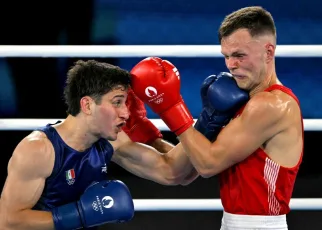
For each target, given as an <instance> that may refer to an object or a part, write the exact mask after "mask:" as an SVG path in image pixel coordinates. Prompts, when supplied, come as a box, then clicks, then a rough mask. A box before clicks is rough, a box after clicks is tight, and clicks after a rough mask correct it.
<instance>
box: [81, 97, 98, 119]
mask: <svg viewBox="0 0 322 230" xmlns="http://www.w3.org/2000/svg"><path fill="white" fill-rule="evenodd" d="M93 104H95V103H94V100H93V99H92V98H91V97H89V96H85V97H82V98H81V99H80V108H81V111H83V113H85V114H87V115H90V114H92V109H93V108H92V107H93Z"/></svg>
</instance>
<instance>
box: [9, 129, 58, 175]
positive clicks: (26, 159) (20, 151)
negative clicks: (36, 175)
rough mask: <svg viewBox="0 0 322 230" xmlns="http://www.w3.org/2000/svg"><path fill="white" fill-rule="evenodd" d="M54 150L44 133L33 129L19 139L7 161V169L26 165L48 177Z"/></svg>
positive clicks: (53, 158)
mask: <svg viewBox="0 0 322 230" xmlns="http://www.w3.org/2000/svg"><path fill="white" fill-rule="evenodd" d="M54 161H55V152H54V148H53V145H52V144H51V142H50V141H49V139H48V138H47V136H46V134H45V133H43V132H41V131H34V132H32V133H30V134H29V135H28V136H26V137H25V138H24V139H22V140H21V141H20V143H19V144H18V145H17V147H16V148H15V150H14V152H13V154H12V157H11V159H10V161H9V165H8V170H10V169H13V170H19V169H18V168H22V167H27V168H29V169H33V171H34V172H42V173H41V174H43V176H45V177H48V176H49V175H50V174H51V172H52V169H53V166H54Z"/></svg>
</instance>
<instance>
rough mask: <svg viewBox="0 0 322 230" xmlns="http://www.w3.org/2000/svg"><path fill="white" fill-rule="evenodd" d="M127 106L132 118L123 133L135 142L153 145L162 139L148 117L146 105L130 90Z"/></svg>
mask: <svg viewBox="0 0 322 230" xmlns="http://www.w3.org/2000/svg"><path fill="white" fill-rule="evenodd" d="M126 105H127V108H128V110H129V111H130V117H129V119H128V120H127V121H126V125H125V126H123V131H124V132H125V133H126V134H127V135H128V136H129V137H130V138H131V140H132V141H133V142H140V143H144V144H151V143H152V142H153V141H155V139H157V138H162V137H163V136H162V134H161V132H160V130H159V129H157V128H156V127H155V126H154V124H153V123H152V122H151V121H150V120H149V119H148V118H147V117H146V110H145V107H144V103H143V102H142V101H141V100H140V99H139V98H138V97H137V96H136V95H135V94H134V92H133V90H132V89H131V88H129V90H128V96H127V100H126Z"/></svg>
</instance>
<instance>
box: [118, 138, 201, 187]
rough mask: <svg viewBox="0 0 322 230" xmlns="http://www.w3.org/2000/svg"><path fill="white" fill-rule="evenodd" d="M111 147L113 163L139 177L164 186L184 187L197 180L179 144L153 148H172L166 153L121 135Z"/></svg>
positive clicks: (162, 144)
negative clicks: (114, 150) (181, 185)
mask: <svg viewBox="0 0 322 230" xmlns="http://www.w3.org/2000/svg"><path fill="white" fill-rule="evenodd" d="M154 144H156V143H154ZM112 145H113V146H114V147H115V148H116V152H115V154H114V155H113V158H112V160H113V161H114V162H116V163H117V164H118V165H120V166H121V167H123V168H125V169H126V170H128V171H130V172H132V173H133V174H135V175H137V176H139V177H142V178H145V179H148V180H152V181H155V182H157V183H160V184H164V185H177V184H183V185H186V184H189V183H190V182H192V181H193V180H194V179H195V178H196V177H197V174H196V172H195V171H194V168H193V166H192V165H191V163H190V160H189V158H188V157H187V156H186V154H185V153H184V150H183V148H182V146H181V144H178V145H177V146H176V147H174V148H172V147H171V144H169V143H166V142H164V141H162V142H161V143H160V142H159V143H158V144H157V145H159V146H156V148H158V147H159V148H158V149H160V146H163V147H162V148H163V150H165V149H166V148H169V149H170V147H171V148H172V149H170V151H169V152H167V153H160V152H159V151H157V150H156V149H154V148H152V147H150V146H147V145H144V144H140V143H135V142H132V141H131V140H130V139H129V137H128V136H127V135H126V134H125V133H124V132H121V133H120V134H119V136H118V141H117V142H114V143H113V142H112ZM160 150H162V149H160ZM193 172H195V173H194V176H192V174H193Z"/></svg>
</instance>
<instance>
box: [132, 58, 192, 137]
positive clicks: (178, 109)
mask: <svg viewBox="0 0 322 230" xmlns="http://www.w3.org/2000/svg"><path fill="white" fill-rule="evenodd" d="M131 74H132V79H131V82H132V89H133V91H134V93H135V94H136V95H137V96H138V97H139V98H140V99H141V100H142V101H143V102H144V103H146V104H148V106H149V107H150V108H151V109H152V111H153V112H155V113H156V114H158V115H159V116H160V117H161V119H162V120H163V121H164V122H165V124H166V125H167V126H168V127H169V129H170V130H171V131H172V132H174V133H175V134H176V135H180V134H181V133H183V132H184V131H185V130H187V129H188V128H189V127H190V126H191V125H192V124H193V117H192V115H191V113H190V112H189V110H188V108H187V106H186V105H185V103H184V101H183V99H182V97H181V95H180V74H179V72H178V70H177V68H176V67H175V66H174V65H173V64H172V63H170V62H169V61H166V60H162V59H161V58H158V57H149V58H146V59H144V60H142V61H141V62H139V63H138V64H137V65H136V66H135V67H134V68H133V69H132V70H131Z"/></svg>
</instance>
